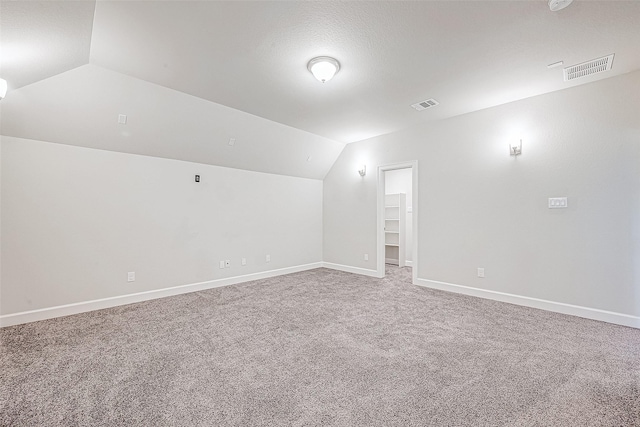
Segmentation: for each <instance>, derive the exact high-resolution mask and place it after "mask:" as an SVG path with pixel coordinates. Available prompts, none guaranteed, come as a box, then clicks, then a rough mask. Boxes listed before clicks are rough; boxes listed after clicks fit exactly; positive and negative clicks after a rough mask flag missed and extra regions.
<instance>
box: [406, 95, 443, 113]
mask: <svg viewBox="0 0 640 427" xmlns="http://www.w3.org/2000/svg"><path fill="white" fill-rule="evenodd" d="M438 104H440V103H439V102H438V101H436V100H435V99H433V98H430V99H427V100H426V101H422V102H418V103H417V104H413V105H412V107H413V108H415V109H416V110H418V111H422V110H426V109H427V108H431V107H435V106H436V105H438Z"/></svg>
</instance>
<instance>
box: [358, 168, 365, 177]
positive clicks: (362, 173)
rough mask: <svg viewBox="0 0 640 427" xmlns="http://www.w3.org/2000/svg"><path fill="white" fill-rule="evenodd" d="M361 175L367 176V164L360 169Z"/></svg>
mask: <svg viewBox="0 0 640 427" xmlns="http://www.w3.org/2000/svg"><path fill="white" fill-rule="evenodd" d="M358 173H359V174H360V176H365V175H366V174H367V165H362V169H360V170H358Z"/></svg>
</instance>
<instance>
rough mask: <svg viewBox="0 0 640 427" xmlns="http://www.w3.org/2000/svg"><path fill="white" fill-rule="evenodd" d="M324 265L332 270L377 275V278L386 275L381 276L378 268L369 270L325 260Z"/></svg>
mask: <svg viewBox="0 0 640 427" xmlns="http://www.w3.org/2000/svg"><path fill="white" fill-rule="evenodd" d="M322 266H323V267H325V268H330V269H331V270H339V271H345V272H347V273H354V274H361V275H363V276H370V277H377V278H380V277H384V276H380V275H379V274H378V271H377V270H369V269H367V268H360V267H352V266H350V265H342V264H334V263H331V262H323V263H322Z"/></svg>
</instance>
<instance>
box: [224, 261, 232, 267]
mask: <svg viewBox="0 0 640 427" xmlns="http://www.w3.org/2000/svg"><path fill="white" fill-rule="evenodd" d="M224 266H225V267H227V268H229V267H231V261H229V260H226V261H225V262H224Z"/></svg>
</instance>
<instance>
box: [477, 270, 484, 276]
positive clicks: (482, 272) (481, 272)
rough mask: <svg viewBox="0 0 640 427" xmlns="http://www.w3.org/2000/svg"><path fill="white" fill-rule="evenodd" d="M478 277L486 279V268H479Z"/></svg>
mask: <svg viewBox="0 0 640 427" xmlns="http://www.w3.org/2000/svg"><path fill="white" fill-rule="evenodd" d="M478 277H484V268H478Z"/></svg>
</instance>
